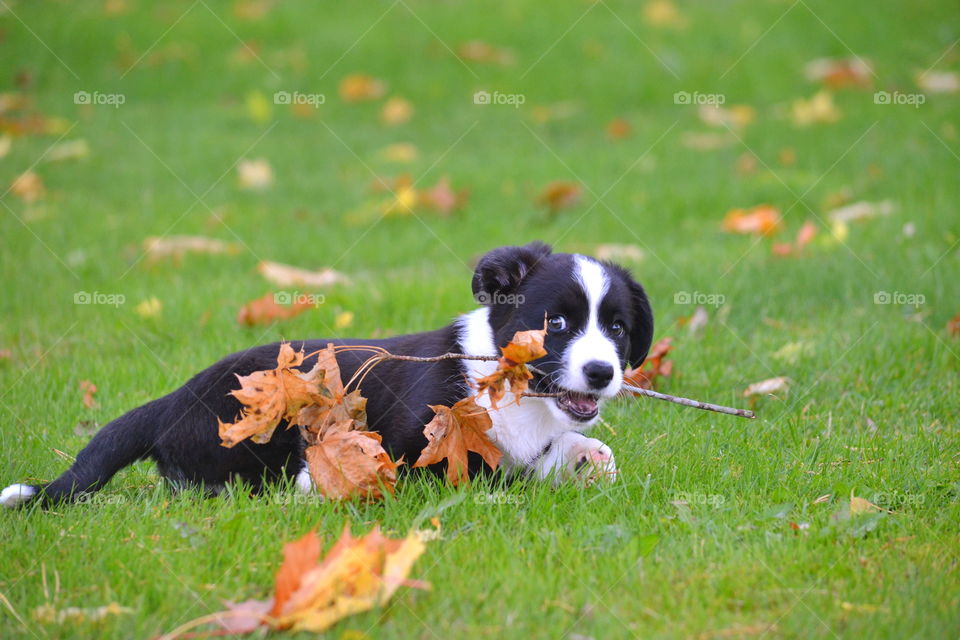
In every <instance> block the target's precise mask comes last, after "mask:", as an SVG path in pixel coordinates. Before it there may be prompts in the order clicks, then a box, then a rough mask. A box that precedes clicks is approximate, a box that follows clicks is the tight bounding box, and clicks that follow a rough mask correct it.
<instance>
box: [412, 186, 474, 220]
mask: <svg viewBox="0 0 960 640" xmlns="http://www.w3.org/2000/svg"><path fill="white" fill-rule="evenodd" d="M468 196H469V192H468V191H467V190H466V189H460V190H459V191H454V190H453V189H452V188H451V187H450V179H449V178H447V177H446V176H444V177H442V178H440V179H439V180H438V181H437V184H435V185H434V186H432V187H430V188H429V189H424V190H422V191H420V192H419V194H418V195H417V204H418V205H419V206H420V207H422V208H423V209H426V210H428V211H434V212H436V213H439V214H440V215H444V216H446V215H450V214H451V213H453V212H454V211H457V210H459V209H461V208H462V207H463V205H464V204H465V203H466V201H467V197H468Z"/></svg>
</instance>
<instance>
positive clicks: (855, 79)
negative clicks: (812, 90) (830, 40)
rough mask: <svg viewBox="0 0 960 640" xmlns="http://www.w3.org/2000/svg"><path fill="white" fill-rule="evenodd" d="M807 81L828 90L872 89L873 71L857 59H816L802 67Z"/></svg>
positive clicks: (860, 59) (865, 62)
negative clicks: (819, 84)
mask: <svg viewBox="0 0 960 640" xmlns="http://www.w3.org/2000/svg"><path fill="white" fill-rule="evenodd" d="M803 75H804V76H806V78H807V80H810V81H812V82H820V83H822V84H823V85H824V86H825V87H827V88H828V89H843V88H846V87H853V88H856V89H869V88H871V87H873V69H872V68H871V66H870V63H869V62H867V61H866V60H864V59H863V58H859V57H856V56H854V57H851V58H817V59H816V60H811V61H810V62H808V63H807V64H806V66H804V68H803Z"/></svg>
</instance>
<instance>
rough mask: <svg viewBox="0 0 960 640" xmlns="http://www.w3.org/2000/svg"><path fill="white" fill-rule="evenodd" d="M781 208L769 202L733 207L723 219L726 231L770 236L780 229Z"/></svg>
mask: <svg viewBox="0 0 960 640" xmlns="http://www.w3.org/2000/svg"><path fill="white" fill-rule="evenodd" d="M780 227H781V220H780V210H779V209H777V208H776V207H773V206H771V205H768V204H761V205H758V206H756V207H753V208H752V209H733V210H732V211H730V212H728V213H727V215H726V216H725V217H724V219H723V229H724V231H730V232H733V233H753V234H757V235H763V236H769V235H772V234H774V233H776V232H777V231H779V230H780Z"/></svg>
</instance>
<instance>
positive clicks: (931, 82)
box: [915, 71, 960, 93]
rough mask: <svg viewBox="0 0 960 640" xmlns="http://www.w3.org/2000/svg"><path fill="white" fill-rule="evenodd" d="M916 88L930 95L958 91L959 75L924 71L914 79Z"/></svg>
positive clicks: (951, 72) (947, 72)
mask: <svg viewBox="0 0 960 640" xmlns="http://www.w3.org/2000/svg"><path fill="white" fill-rule="evenodd" d="M915 80H916V82H917V86H918V87H920V88H921V89H923V90H924V91H929V92H930V93H956V92H957V91H960V74H957V73H955V72H953V71H924V72H922V73H918V74H917V75H916V77H915Z"/></svg>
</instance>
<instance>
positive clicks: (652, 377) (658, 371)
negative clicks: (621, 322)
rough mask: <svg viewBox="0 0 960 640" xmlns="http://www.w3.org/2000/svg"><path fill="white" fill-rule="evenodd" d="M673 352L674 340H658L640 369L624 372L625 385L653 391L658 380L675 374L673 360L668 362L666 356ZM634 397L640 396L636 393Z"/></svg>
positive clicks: (669, 338) (667, 338) (668, 338)
mask: <svg viewBox="0 0 960 640" xmlns="http://www.w3.org/2000/svg"><path fill="white" fill-rule="evenodd" d="M672 350H673V338H671V337H666V338H661V339H660V340H657V341H656V342H655V343H654V345H653V346H652V347H650V353H648V354H647V357H646V359H645V360H644V361H643V363H642V364H641V365H640V366H639V367H635V368H633V369H627V370H626V371H624V372H623V383H624V384H629V385H632V386H634V387H640V388H641V389H653V388H654V387H655V386H656V383H657V378H659V377H661V376H662V377H668V376H670V374H672V373H673V360H666V359H665V358H666V356H667V354H668V353H670V351H672ZM633 395H639V394H636V393H634V394H633Z"/></svg>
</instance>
